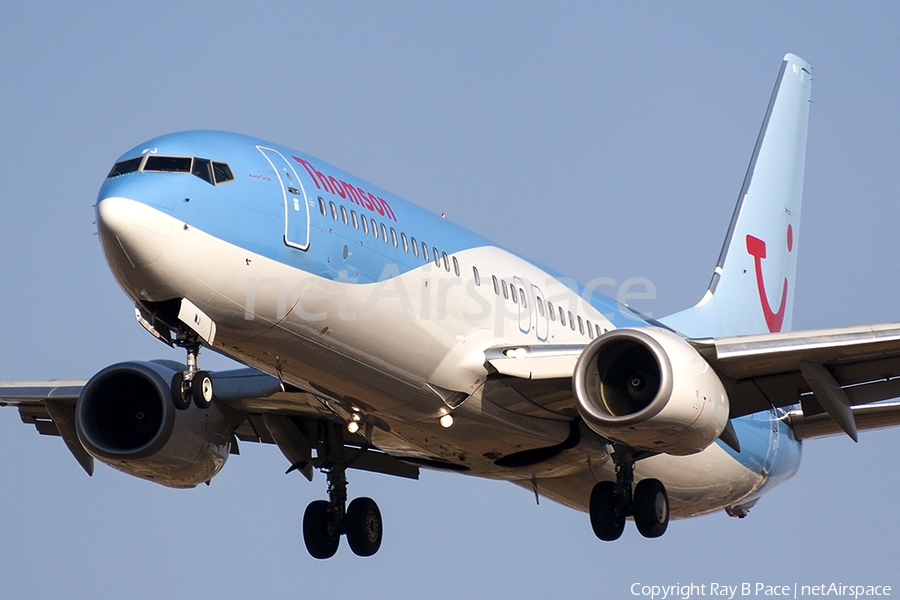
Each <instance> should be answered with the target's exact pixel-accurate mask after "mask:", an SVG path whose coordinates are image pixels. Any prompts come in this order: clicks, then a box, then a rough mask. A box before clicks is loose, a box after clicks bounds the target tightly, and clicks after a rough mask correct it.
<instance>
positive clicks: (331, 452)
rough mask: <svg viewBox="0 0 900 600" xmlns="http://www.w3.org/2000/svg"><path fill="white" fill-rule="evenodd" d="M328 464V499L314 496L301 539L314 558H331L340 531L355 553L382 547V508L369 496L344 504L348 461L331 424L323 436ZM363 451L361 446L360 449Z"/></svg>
mask: <svg viewBox="0 0 900 600" xmlns="http://www.w3.org/2000/svg"><path fill="white" fill-rule="evenodd" d="M324 437H325V439H324V440H323V442H324V444H323V445H324V450H325V455H326V457H327V458H326V460H327V462H328V463H329V464H327V465H326V466H323V467H322V470H323V471H324V472H325V474H326V476H327V478H328V500H316V501H315V502H311V503H310V504H309V506H307V507H306V512H304V513H303V541H304V543H305V544H306V549H307V551H308V552H309V553H310V555H311V556H312V557H313V558H320V559H323V558H331V557H332V556H334V554H335V552H337V549H338V544H339V543H340V540H341V535H342V534H343V535H346V536H347V543H348V544H349V545H350V550H352V551H353V553H354V554H356V555H357V556H372V555H373V554H375V553H376V552H378V549H379V548H380V547H381V537H382V531H383V528H382V521H381V511H379V510H378V505H377V504H375V501H374V500H372V499H371V498H356V499H355V500H353V501H352V502H351V503H350V505H349V506H347V465H348V464H349V463H350V462H352V459H351V460H349V461H348V460H347V459H346V457H345V450H344V444H343V439H342V432H341V430H340V429H339V428H338V427H337V426H334V425H333V424H332V425H331V426H330V427H328V431H327V433H326V435H325V436H324ZM363 451H364V449H363Z"/></svg>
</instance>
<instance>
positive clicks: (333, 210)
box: [328, 202, 338, 221]
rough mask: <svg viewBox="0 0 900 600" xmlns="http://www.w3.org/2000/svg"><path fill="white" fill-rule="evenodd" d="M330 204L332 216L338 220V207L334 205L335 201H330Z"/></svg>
mask: <svg viewBox="0 0 900 600" xmlns="http://www.w3.org/2000/svg"><path fill="white" fill-rule="evenodd" d="M328 206H330V207H331V217H332V218H333V219H334V220H335V221H337V219H338V216H337V207H336V206H335V205H334V202H329V203H328Z"/></svg>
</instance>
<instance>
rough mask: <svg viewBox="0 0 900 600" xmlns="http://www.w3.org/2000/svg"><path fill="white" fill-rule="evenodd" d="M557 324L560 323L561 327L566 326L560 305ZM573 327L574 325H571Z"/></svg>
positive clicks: (564, 315) (563, 312)
mask: <svg viewBox="0 0 900 600" xmlns="http://www.w3.org/2000/svg"><path fill="white" fill-rule="evenodd" d="M569 314H570V315H571V314H572V313H569ZM559 324H560V325H562V326H563V327H565V326H566V313H565V311H564V310H563V307H562V306H560V307H559ZM573 328H574V326H573Z"/></svg>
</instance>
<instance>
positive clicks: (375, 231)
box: [372, 219, 378, 240]
mask: <svg viewBox="0 0 900 600" xmlns="http://www.w3.org/2000/svg"><path fill="white" fill-rule="evenodd" d="M372 237H374V238H375V239H376V240H377V239H378V223H376V222H375V219H372Z"/></svg>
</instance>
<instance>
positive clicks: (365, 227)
mask: <svg viewBox="0 0 900 600" xmlns="http://www.w3.org/2000/svg"><path fill="white" fill-rule="evenodd" d="M359 220H360V222H361V223H362V227H363V233H365V234H366V235H368V234H369V220H368V219H367V218H365V217H364V216H362V215H360V217H359Z"/></svg>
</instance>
